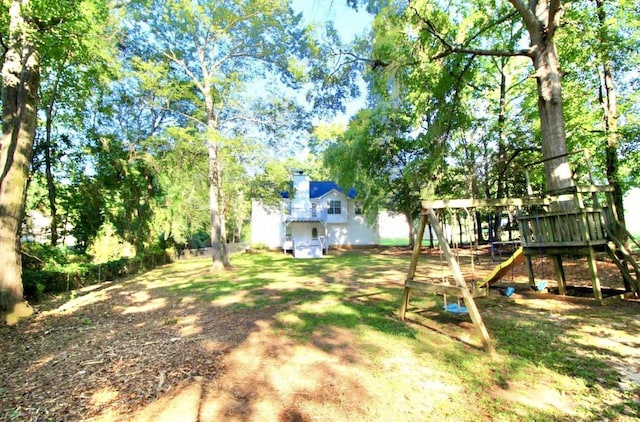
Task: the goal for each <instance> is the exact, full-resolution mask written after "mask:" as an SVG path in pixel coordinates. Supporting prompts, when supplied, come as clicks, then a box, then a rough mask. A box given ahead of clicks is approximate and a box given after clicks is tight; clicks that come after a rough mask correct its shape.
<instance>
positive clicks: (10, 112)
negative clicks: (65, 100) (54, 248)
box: [0, 0, 40, 314]
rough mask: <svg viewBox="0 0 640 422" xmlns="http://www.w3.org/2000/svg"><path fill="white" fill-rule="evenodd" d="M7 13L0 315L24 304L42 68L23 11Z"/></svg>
mask: <svg viewBox="0 0 640 422" xmlns="http://www.w3.org/2000/svg"><path fill="white" fill-rule="evenodd" d="M27 3H28V0H14V1H13V2H12V3H11V6H10V8H9V19H10V24H9V39H8V45H7V50H6V53H5V59H4V63H3V67H2V83H3V84H2V141H1V143H0V169H1V171H2V173H1V175H0V268H1V269H2V271H1V272H0V313H1V314H5V313H11V312H12V311H13V310H14V309H15V308H16V305H17V304H19V303H21V302H22V299H23V287H22V262H21V257H20V229H21V223H22V217H23V213H24V207H25V199H26V189H25V188H26V184H27V178H28V174H29V166H30V165H31V159H32V156H33V140H34V137H35V130H36V108H37V102H38V101H37V100H38V85H39V82H40V63H39V58H38V55H37V53H36V51H35V45H34V43H33V39H31V38H29V37H28V36H27V35H26V34H25V32H31V31H29V29H28V28H27V26H28V23H27V22H26V20H25V19H24V17H23V16H22V14H21V12H22V9H23V8H24V7H25V6H26V5H27Z"/></svg>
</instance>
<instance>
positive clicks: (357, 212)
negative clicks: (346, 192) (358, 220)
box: [354, 202, 362, 215]
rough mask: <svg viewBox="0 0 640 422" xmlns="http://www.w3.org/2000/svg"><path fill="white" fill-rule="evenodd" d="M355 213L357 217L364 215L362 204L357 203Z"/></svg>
mask: <svg viewBox="0 0 640 422" xmlns="http://www.w3.org/2000/svg"><path fill="white" fill-rule="evenodd" d="M354 213H355V214H356V215H362V203H360V202H356V204H355V206H354Z"/></svg>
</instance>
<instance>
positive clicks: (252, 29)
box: [133, 0, 307, 269]
mask: <svg viewBox="0 0 640 422" xmlns="http://www.w3.org/2000/svg"><path fill="white" fill-rule="evenodd" d="M133 11H134V15H135V16H136V19H137V20H138V22H140V23H142V22H144V25H142V24H141V25H140V26H139V28H140V34H143V35H144V34H145V33H146V35H147V36H148V45H149V46H151V47H153V48H154V49H155V53H154V54H155V60H156V61H164V62H167V63H169V64H170V71H171V72H172V74H173V76H174V77H175V78H177V79H180V80H182V81H185V82H188V83H189V84H191V87H192V97H191V100H192V101H193V104H194V109H193V110H192V113H191V114H190V116H189V117H190V121H191V122H192V123H193V124H195V128H196V129H197V131H198V133H199V134H200V135H201V136H202V139H203V141H204V143H205V144H206V146H207V151H208V163H209V166H208V177H209V189H210V193H209V207H210V218H211V243H212V249H213V267H214V269H222V268H227V267H230V261H229V257H228V254H227V251H226V245H225V243H226V238H225V220H224V212H223V210H224V208H225V206H226V203H227V201H228V197H227V192H225V183H224V177H225V171H226V169H225V162H224V156H225V153H224V152H223V149H224V148H225V145H227V144H228V140H230V139H236V137H237V136H238V135H243V134H245V133H247V132H249V131H248V128H249V127H254V128H256V127H257V128H259V129H265V128H266V127H269V128H271V129H273V128H281V127H284V126H286V124H285V123H286V121H285V119H286V120H288V121H289V124H291V123H295V122H296V121H297V119H295V118H293V115H294V113H295V111H296V108H295V107H294V106H293V105H292V102H291V101H287V100H284V99H282V97H281V96H276V97H275V98H276V100H273V98H272V101H271V102H270V103H269V105H268V106H267V107H264V106H263V104H264V102H259V104H260V105H257V104H258V103H255V100H256V99H255V98H253V99H251V98H246V97H245V98H243V97H242V95H241V93H242V91H243V89H244V88H245V87H246V86H247V85H248V84H251V83H254V84H256V86H258V87H259V86H260V85H262V86H264V85H265V83H272V84H273V83H276V82H275V81H274V80H273V79H272V78H270V77H269V75H270V74H274V73H275V74H277V75H279V76H280V81H281V82H283V83H285V85H288V86H293V87H295V86H297V84H298V78H301V77H302V76H303V74H304V72H303V71H302V69H303V66H302V61H301V60H300V59H302V58H303V57H304V56H305V55H307V51H305V48H306V47H307V46H306V44H305V42H306V40H307V36H306V34H305V32H304V31H303V30H302V28H301V27H300V21H301V18H300V16H299V15H296V14H294V12H293V11H292V9H291V6H290V4H289V1H288V0H242V1H232V0H222V1H217V2H211V1H202V0H168V1H166V0H163V1H160V0H147V1H139V2H135V3H134V4H133ZM261 79H262V80H263V82H258V81H259V80H261ZM252 105H254V106H252ZM274 119H275V120H274ZM263 133H265V132H263ZM265 136H266V135H265Z"/></svg>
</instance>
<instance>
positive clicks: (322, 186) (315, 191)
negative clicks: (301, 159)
mask: <svg viewBox="0 0 640 422" xmlns="http://www.w3.org/2000/svg"><path fill="white" fill-rule="evenodd" d="M334 189H335V190H337V191H338V192H341V193H344V192H343V190H342V188H341V187H340V186H338V184H337V183H336V182H330V181H325V182H314V181H311V182H309V198H311V199H314V198H320V197H321V196H324V195H326V194H327V193H329V192H331V191H332V190H334ZM280 194H281V195H282V197H283V198H289V192H280ZM347 196H348V197H349V198H351V199H353V198H355V197H356V190H355V189H354V188H351V189H349V192H348V193H347Z"/></svg>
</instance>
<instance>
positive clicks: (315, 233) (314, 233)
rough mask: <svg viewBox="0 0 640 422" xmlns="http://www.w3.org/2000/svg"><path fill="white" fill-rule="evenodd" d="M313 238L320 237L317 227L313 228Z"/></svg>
mask: <svg viewBox="0 0 640 422" xmlns="http://www.w3.org/2000/svg"><path fill="white" fill-rule="evenodd" d="M311 238H312V239H317V238H318V229H317V228H315V227H314V228H312V229H311Z"/></svg>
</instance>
